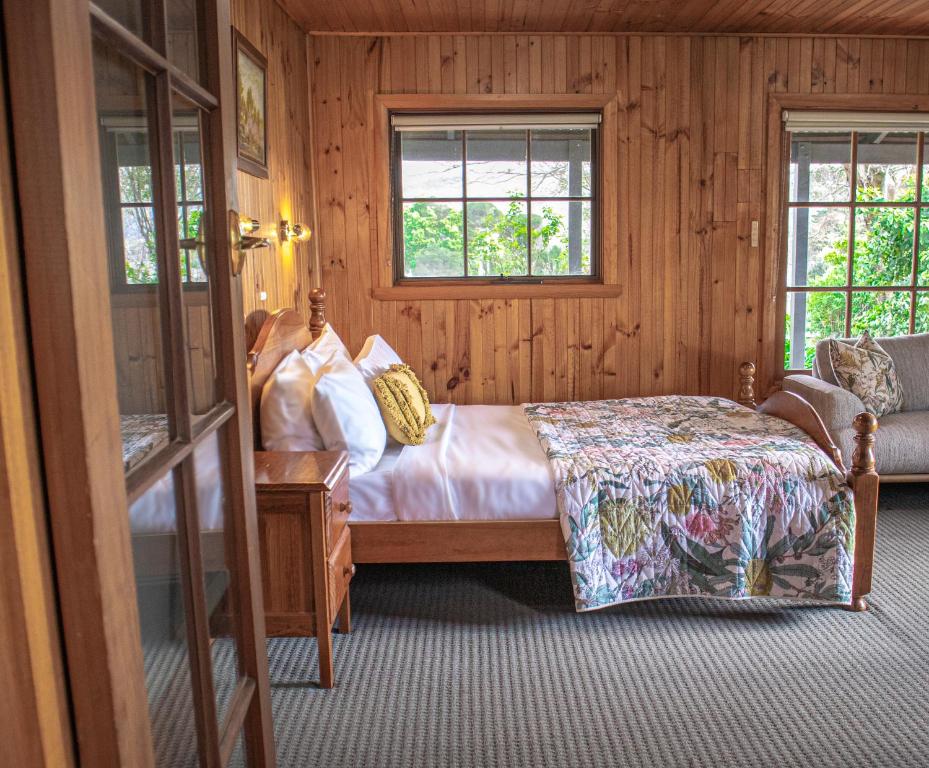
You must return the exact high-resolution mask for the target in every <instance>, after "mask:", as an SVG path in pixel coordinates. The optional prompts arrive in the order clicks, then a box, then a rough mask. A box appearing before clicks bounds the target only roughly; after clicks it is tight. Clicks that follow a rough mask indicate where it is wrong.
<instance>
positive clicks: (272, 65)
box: [232, 0, 316, 343]
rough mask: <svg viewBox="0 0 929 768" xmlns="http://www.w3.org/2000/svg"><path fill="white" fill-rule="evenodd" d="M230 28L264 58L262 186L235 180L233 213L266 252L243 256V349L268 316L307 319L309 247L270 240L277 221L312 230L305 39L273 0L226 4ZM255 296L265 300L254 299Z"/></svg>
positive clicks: (248, 177) (242, 177) (310, 244)
mask: <svg viewBox="0 0 929 768" xmlns="http://www.w3.org/2000/svg"><path fill="white" fill-rule="evenodd" d="M232 23H233V24H234V25H235V27H236V29H238V30H239V31H240V32H241V33H242V34H244V35H245V36H246V37H247V38H248V39H249V41H250V42H251V43H252V44H253V45H254V46H255V47H257V48H258V50H260V51H261V52H262V53H263V54H264V55H265V56H266V57H267V58H268V116H267V121H268V122H267V130H268V142H269V144H268V146H269V152H270V157H269V171H270V178H269V179H259V178H257V177H255V176H251V175H249V174H247V173H245V172H243V171H239V174H238V191H239V212H240V213H242V214H245V215H248V216H250V217H252V218H255V219H258V220H259V221H260V222H261V223H262V232H261V234H262V235H266V236H270V237H271V247H270V248H268V249H260V250H256V251H253V252H252V253H250V254H248V257H247V258H246V262H245V269H244V270H243V272H242V294H243V302H244V305H245V314H246V318H247V327H248V331H249V332H248V334H247V337H246V340H247V341H248V342H249V343H250V342H251V341H252V340H253V339H254V337H255V335H257V331H258V328H260V327H261V322H262V321H263V319H264V317H266V315H267V313H268V312H274V311H275V310H277V309H280V308H282V307H297V309H299V310H300V311H301V312H303V313H304V314H305V316H306V318H307V319H309V313H308V303H307V293H308V291H309V290H310V288H311V287H312V286H311V284H310V280H311V277H310V270H311V267H312V265H313V254H314V253H315V249H316V244H315V243H314V241H313V240H312V239H311V240H310V241H309V242H305V243H300V244H297V245H294V244H292V243H286V244H281V243H280V242H279V241H278V240H277V235H276V233H277V226H278V222H279V221H280V220H281V219H287V220H289V221H290V222H291V223H293V222H300V223H302V224H307V225H309V226H311V227H312V228H314V229H315V227H314V226H313V225H314V222H313V220H312V215H313V212H314V210H313V204H312V200H313V185H312V180H311V169H310V140H309V136H310V130H309V128H310V127H309V83H308V72H307V62H306V45H307V38H306V35H305V34H304V33H303V31H302V30H301V29H300V28H299V27H298V26H297V25H296V23H295V22H294V21H293V20H292V19H291V18H290V16H288V15H287V14H286V13H285V12H284V11H283V10H282V9H281V7H280V6H279V5H278V4H277V3H276V2H275V1H274V0H233V2H232ZM262 292H266V293H267V298H266V299H261V294H262Z"/></svg>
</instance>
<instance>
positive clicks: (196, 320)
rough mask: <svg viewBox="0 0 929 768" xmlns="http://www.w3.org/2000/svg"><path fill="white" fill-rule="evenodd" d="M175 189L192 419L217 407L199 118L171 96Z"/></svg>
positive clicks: (187, 104) (189, 106)
mask: <svg viewBox="0 0 929 768" xmlns="http://www.w3.org/2000/svg"><path fill="white" fill-rule="evenodd" d="M172 124H173V129H174V184H175V189H176V193H177V220H178V237H179V238H180V257H181V276H182V278H183V281H184V287H183V300H184V309H185V312H184V330H185V339H186V344H187V361H188V366H189V368H190V384H189V397H190V409H191V413H193V414H194V415H195V416H197V415H202V414H205V413H207V412H208V411H209V410H210V408H212V406H213V405H215V404H216V401H217V388H216V359H215V355H214V349H215V345H214V334H213V328H214V325H213V307H212V302H211V300H210V299H211V296H210V269H211V264H212V259H213V254H212V253H211V252H210V249H209V247H208V243H209V237H208V232H207V219H206V211H207V210H208V208H207V207H206V206H207V201H206V198H205V191H206V188H207V186H206V179H205V178H204V173H203V154H202V149H201V147H202V138H203V137H202V131H201V126H202V122H201V113H200V110H199V109H197V108H196V107H195V106H194V105H193V104H191V103H190V102H189V101H187V100H186V99H184V98H182V97H181V96H178V95H177V94H175V95H174V98H173V114H172Z"/></svg>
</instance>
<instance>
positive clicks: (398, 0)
mask: <svg viewBox="0 0 929 768" xmlns="http://www.w3.org/2000/svg"><path fill="white" fill-rule="evenodd" d="M280 2H281V5H283V6H284V8H286V9H287V10H288V12H289V13H290V14H291V15H292V16H293V17H294V18H295V19H297V20H298V21H299V22H300V23H301V24H302V25H303V26H304V28H305V29H306V30H307V31H309V32H313V31H320V32H323V31H330V32H353V33H358V32H368V33H374V32H513V33H522V34H523V35H526V34H528V33H532V32H575V33H576V32H738V33H756V34H757V33H794V34H799V33H816V34H859V35H860V34H874V35H924V34H925V33H926V28H927V24H929V9H927V7H926V4H925V3H924V2H921V0H867V2H850V0H824V2H819V3H810V2H798V0H690V1H689V2H681V0H650V2H642V1H641V0H603V1H602V2H596V3H594V2H585V3H577V2H576V1H575V2H572V0H535V2H533V3H526V2H503V1H501V2H497V1H496V0H494V1H487V2H485V0H421V1H420V2H415V3H414V2H408V1H405V0H369V1H368V2H366V3H357V2H356V3H323V2H319V1H318V0H280ZM515 39H516V38H515V36H514V38H513V41H514V42H511V43H510V47H509V50H506V46H505V45H504V51H503V57H502V58H504V59H505V58H506V57H507V56H508V55H510V56H512V53H513V47H514V43H515ZM510 60H512V58H511V59H510ZM501 63H502V64H504V66H506V63H505V61H502V62H501ZM508 69H510V70H512V69H514V68H512V67H508Z"/></svg>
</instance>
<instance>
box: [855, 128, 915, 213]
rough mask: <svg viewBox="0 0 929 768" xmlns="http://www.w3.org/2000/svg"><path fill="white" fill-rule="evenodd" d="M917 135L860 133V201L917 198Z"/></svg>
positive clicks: (890, 200) (858, 190)
mask: <svg viewBox="0 0 929 768" xmlns="http://www.w3.org/2000/svg"><path fill="white" fill-rule="evenodd" d="M916 136H917V134H915V133H889V132H886V131H885V132H881V133H859V134H858V189H857V192H856V197H857V199H858V200H866V201H869V202H871V201H878V200H880V201H886V202H892V201H897V202H899V201H903V200H915V199H916Z"/></svg>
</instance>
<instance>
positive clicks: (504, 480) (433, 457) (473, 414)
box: [350, 405, 558, 522]
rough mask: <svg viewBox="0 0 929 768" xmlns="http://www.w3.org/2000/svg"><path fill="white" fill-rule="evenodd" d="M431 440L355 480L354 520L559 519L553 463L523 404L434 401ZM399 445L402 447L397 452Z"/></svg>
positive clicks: (391, 455) (393, 454)
mask: <svg viewBox="0 0 929 768" xmlns="http://www.w3.org/2000/svg"><path fill="white" fill-rule="evenodd" d="M432 410H433V415H434V416H435V418H436V424H435V426H433V427H432V428H430V429H429V431H428V433H427V436H426V442H425V443H423V445H417V446H403V447H401V446H394V447H393V448H388V451H387V453H386V454H385V456H384V458H383V459H382V460H381V463H380V464H378V465H377V467H375V468H374V469H373V470H372V471H371V472H368V473H366V474H364V475H361V476H360V477H358V478H354V479H351V480H350V489H351V496H352V515H351V518H350V519H351V521H353V522H363V521H369V522H370V521H391V520H406V521H438V520H520V519H539V518H556V517H557V516H558V515H557V508H556V502H555V481H554V476H553V475H552V471H551V466H550V464H549V462H548V459H546V457H545V454H544V453H543V452H542V447H541V446H540V445H539V441H538V439H537V438H536V436H535V434H534V433H533V432H532V429H531V427H530V426H529V422H528V421H527V420H526V416H525V414H524V413H523V409H522V407H521V406H516V405H460V406H455V405H434V406H433V407H432ZM398 449H399V450H398Z"/></svg>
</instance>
